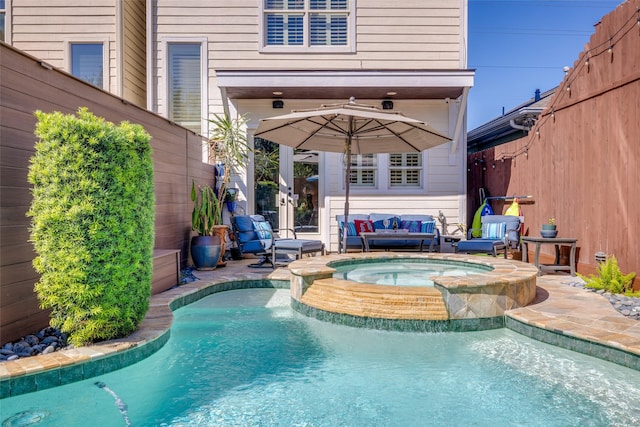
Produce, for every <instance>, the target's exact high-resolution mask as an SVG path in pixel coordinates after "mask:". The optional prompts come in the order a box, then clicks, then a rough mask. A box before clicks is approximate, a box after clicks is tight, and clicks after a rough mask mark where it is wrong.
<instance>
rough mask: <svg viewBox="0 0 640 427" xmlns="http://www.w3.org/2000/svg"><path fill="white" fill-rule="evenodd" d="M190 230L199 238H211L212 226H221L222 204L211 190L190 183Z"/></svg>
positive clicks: (204, 186)
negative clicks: (191, 204) (191, 207)
mask: <svg viewBox="0 0 640 427" xmlns="http://www.w3.org/2000/svg"><path fill="white" fill-rule="evenodd" d="M191 201H192V202H193V212H192V213H191V229H192V230H194V231H197V232H198V234H199V235H201V236H211V235H212V234H213V229H214V226H216V225H219V224H222V204H221V203H220V200H219V199H218V196H217V195H216V192H215V191H214V189H213V188H211V187H209V186H208V185H201V186H196V183H195V181H193V182H192V183H191Z"/></svg>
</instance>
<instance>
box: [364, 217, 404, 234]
mask: <svg viewBox="0 0 640 427" xmlns="http://www.w3.org/2000/svg"><path fill="white" fill-rule="evenodd" d="M369 219H370V220H371V221H372V222H373V228H374V229H375V230H384V229H385V228H386V229H388V230H391V229H392V228H393V223H394V221H395V222H396V224H398V227H400V218H399V217H397V216H396V215H394V214H388V213H371V214H369ZM385 219H388V220H389V225H388V227H385V226H384V220H385Z"/></svg>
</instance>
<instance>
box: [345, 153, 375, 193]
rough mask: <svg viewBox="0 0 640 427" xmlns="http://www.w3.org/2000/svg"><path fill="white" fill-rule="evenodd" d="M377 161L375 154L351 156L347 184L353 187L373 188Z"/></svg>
mask: <svg viewBox="0 0 640 427" xmlns="http://www.w3.org/2000/svg"><path fill="white" fill-rule="evenodd" d="M377 171H378V159H377V157H376V155H375V154H352V155H351V174H350V176H349V183H350V184H351V185H352V186H354V187H369V188H371V187H375V186H376V175H377Z"/></svg>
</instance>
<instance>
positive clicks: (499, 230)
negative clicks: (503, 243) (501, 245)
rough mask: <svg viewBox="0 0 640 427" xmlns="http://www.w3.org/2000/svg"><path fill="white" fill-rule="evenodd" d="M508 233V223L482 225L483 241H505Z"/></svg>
mask: <svg viewBox="0 0 640 427" xmlns="http://www.w3.org/2000/svg"><path fill="white" fill-rule="evenodd" d="M506 232H507V223H506V222H490V223H487V224H482V238H483V239H504V236H505V234H506Z"/></svg>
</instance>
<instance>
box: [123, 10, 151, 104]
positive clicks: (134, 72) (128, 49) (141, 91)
mask: <svg viewBox="0 0 640 427" xmlns="http://www.w3.org/2000/svg"><path fill="white" fill-rule="evenodd" d="M145 5H146V2H145V1H144V0H127V1H125V2H124V8H123V9H124V17H123V18H124V40H123V44H124V58H123V62H124V73H123V74H124V75H123V80H124V93H123V98H125V99H127V100H129V101H131V102H133V103H135V104H137V105H140V106H143V107H146V104H147V83H146V76H147V72H146V69H147V63H146V52H147V46H146V43H147V41H146V40H147V39H146V15H145V12H146V8H145Z"/></svg>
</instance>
